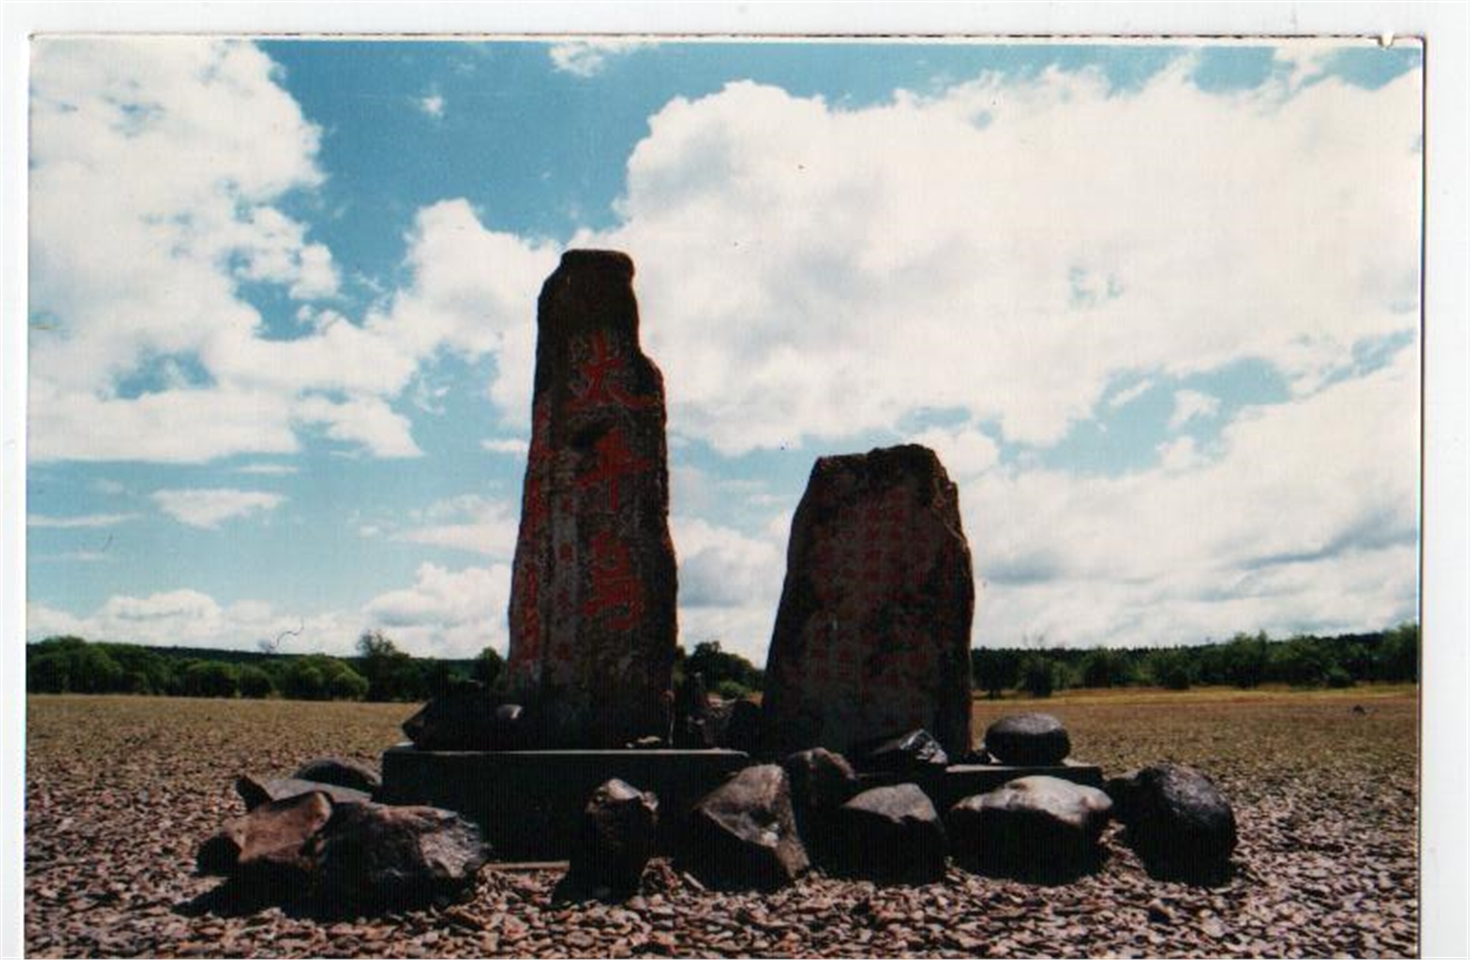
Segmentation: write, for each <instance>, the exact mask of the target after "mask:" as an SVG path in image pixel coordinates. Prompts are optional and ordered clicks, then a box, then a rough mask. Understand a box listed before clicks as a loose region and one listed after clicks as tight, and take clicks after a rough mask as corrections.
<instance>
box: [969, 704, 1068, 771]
mask: <svg viewBox="0 0 1470 960" xmlns="http://www.w3.org/2000/svg"><path fill="white" fill-rule="evenodd" d="M985 750H986V752H988V753H989V754H990V755H991V756H993V757H995V759H996V760H998V761H1000V762H1001V763H1005V764H1012V765H1015V766H1053V765H1055V764H1058V763H1061V762H1062V761H1063V760H1065V759H1066V757H1067V754H1069V753H1071V752H1072V741H1071V738H1070V737H1068V736H1067V728H1066V727H1064V726H1062V722H1061V721H1060V720H1058V719H1057V718H1056V717H1054V716H1052V715H1051V714H1049V713H1013V714H1011V715H1010V716H1005V717H1001V718H1000V719H999V720H997V721H995V722H994V723H992V724H991V725H990V726H989V728H987V729H986V731H985Z"/></svg>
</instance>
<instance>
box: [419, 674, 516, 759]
mask: <svg viewBox="0 0 1470 960" xmlns="http://www.w3.org/2000/svg"><path fill="white" fill-rule="evenodd" d="M403 732H404V733H405V734H407V735H408V738H409V739H410V740H412V741H413V743H414V746H416V747H418V748H419V749H421V750H517V749H524V748H525V747H527V746H529V745H530V744H529V743H527V742H526V741H527V739H528V734H527V731H526V723H525V713H524V711H523V710H522V708H521V706H520V705H519V704H514V703H504V702H501V700H500V698H499V697H497V696H496V695H495V694H493V693H492V692H490V691H489V690H486V689H485V688H484V687H483V686H481V685H480V684H478V683H474V682H469V683H461V684H457V685H455V686H453V687H451V688H450V689H449V690H447V691H445V692H444V693H443V694H441V695H439V696H437V697H435V698H434V699H432V700H430V701H429V702H428V703H426V704H424V706H423V708H422V709H420V710H419V711H418V712H417V713H415V714H414V715H413V716H411V717H409V718H408V719H407V720H405V721H404V722H403Z"/></svg>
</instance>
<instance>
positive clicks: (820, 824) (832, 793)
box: [781, 747, 862, 863]
mask: <svg viewBox="0 0 1470 960" xmlns="http://www.w3.org/2000/svg"><path fill="white" fill-rule="evenodd" d="M781 767H782V768H783V769H784V770H785V771H786V776H787V779H789V780H790V781H791V806H792V809H793V811H794V812H795V814H796V829H797V832H798V833H800V834H801V839H802V842H803V843H804V844H805V845H806V848H807V852H808V853H809V854H810V855H811V857H812V859H813V860H815V861H817V862H818V863H827V862H830V860H831V859H832V854H833V853H834V851H835V848H836V846H837V843H836V842H835V841H836V839H837V837H836V834H835V830H834V824H833V815H834V813H835V812H836V810H837V808H838V807H840V806H841V805H842V804H844V803H846V802H847V801H848V800H851V799H852V798H853V797H854V796H856V795H857V793H858V792H859V791H860V790H861V789H862V787H861V785H860V783H859V781H858V778H857V773H856V772H855V771H854V770H853V769H852V764H850V763H848V762H847V758H845V757H843V756H842V754H840V753H833V752H832V751H831V750H827V749H825V748H823V747H813V748H812V749H810V750H801V751H799V752H797V753H793V754H791V755H790V756H788V757H786V759H784V760H782V761H781Z"/></svg>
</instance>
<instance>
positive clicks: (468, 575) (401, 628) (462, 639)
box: [362, 563, 510, 657]
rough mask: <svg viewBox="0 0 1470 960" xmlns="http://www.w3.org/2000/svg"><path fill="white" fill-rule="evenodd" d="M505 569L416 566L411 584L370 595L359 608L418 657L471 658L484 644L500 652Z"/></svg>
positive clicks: (506, 599) (503, 647)
mask: <svg viewBox="0 0 1470 960" xmlns="http://www.w3.org/2000/svg"><path fill="white" fill-rule="evenodd" d="M509 603H510V567H509V566H508V565H506V564H493V565H491V566H489V567H467V568H465V569H463V570H449V569H447V568H445V567H441V566H439V565H437V564H433V563H425V564H422V565H420V566H419V568H418V571H417V573H416V574H415V576H414V583H413V585H412V586H409V587H405V588H404V589H401V590H393V591H390V592H388V593H384V594H382V595H380V596H377V597H374V598H373V599H372V600H371V601H369V602H368V603H367V604H366V605H365V606H364V607H363V611H362V612H363V616H364V618H365V619H366V620H367V622H368V623H369V624H370V625H371V626H373V627H377V628H381V629H382V630H383V631H384V632H385V633H387V634H388V635H389V636H390V637H392V638H393V640H394V642H395V643H397V644H398V645H399V646H400V647H401V648H403V649H405V650H410V651H412V652H413V653H415V654H417V655H419V656H433V657H473V656H475V655H476V654H478V653H479V652H480V651H481V650H483V649H484V648H485V647H494V648H495V649H496V650H498V651H499V652H500V653H501V654H505V653H506V651H507V647H508V644H509V638H510V634H509V627H508V626H507V621H506V609H507V606H508V605H509Z"/></svg>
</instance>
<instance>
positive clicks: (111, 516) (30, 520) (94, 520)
mask: <svg viewBox="0 0 1470 960" xmlns="http://www.w3.org/2000/svg"><path fill="white" fill-rule="evenodd" d="M136 519H138V514H136V513H87V514H82V515H80V516H75V517H46V516H41V515H39V514H34V513H33V514H30V515H29V516H27V517H26V526H28V527H49V528H52V529H58V530H74V529H79V528H93V527H115V526H117V525H118V524H119V523H127V522H128V521H130V520H136Z"/></svg>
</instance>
